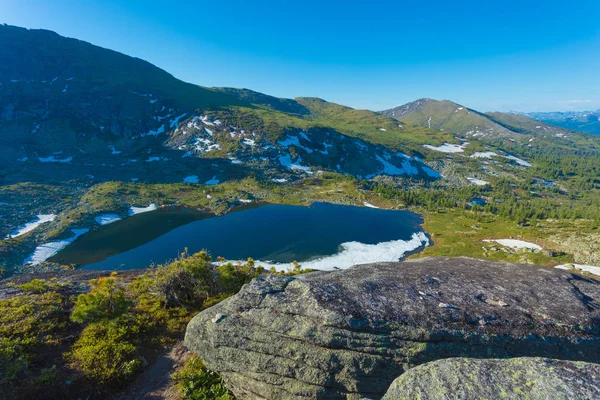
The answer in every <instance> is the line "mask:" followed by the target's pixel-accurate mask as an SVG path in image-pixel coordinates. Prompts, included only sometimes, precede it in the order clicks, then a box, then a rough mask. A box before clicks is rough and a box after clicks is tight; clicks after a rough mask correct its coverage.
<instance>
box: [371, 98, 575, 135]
mask: <svg viewBox="0 0 600 400" xmlns="http://www.w3.org/2000/svg"><path fill="white" fill-rule="evenodd" d="M381 113H382V114H384V115H388V116H390V117H393V118H396V119H397V120H400V121H404V122H408V123H412V124H417V125H421V126H424V127H429V128H436V129H440V130H444V131H450V132H452V133H454V134H458V135H463V136H465V137H478V138H483V139H488V140H497V139H512V140H516V141H524V140H529V139H530V137H526V136H525V135H536V136H540V137H550V136H557V135H558V137H569V136H570V135H571V134H572V132H571V131H569V130H567V129H564V128H561V127H557V126H552V125H549V124H546V123H543V122H539V121H535V120H533V119H531V118H528V117H526V116H523V115H518V114H510V113H499V112H493V113H481V112H479V111H476V110H473V109H470V108H467V107H464V106H462V105H460V104H457V103H454V102H451V101H448V100H441V101H440V100H433V99H420V100H417V101H414V102H411V103H408V104H405V105H402V106H399V107H396V108H392V109H389V110H385V111H381Z"/></svg>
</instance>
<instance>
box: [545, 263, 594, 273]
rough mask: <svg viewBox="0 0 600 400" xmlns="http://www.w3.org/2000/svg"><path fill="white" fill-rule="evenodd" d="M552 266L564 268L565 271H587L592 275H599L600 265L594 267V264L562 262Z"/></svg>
mask: <svg viewBox="0 0 600 400" xmlns="http://www.w3.org/2000/svg"><path fill="white" fill-rule="evenodd" d="M554 268H558V269H564V270H567V271H578V272H581V271H583V272H589V273H590V274H594V275H598V276H600V267H596V266H594V265H584V264H573V263H571V264H563V265H557V266H556V267H554Z"/></svg>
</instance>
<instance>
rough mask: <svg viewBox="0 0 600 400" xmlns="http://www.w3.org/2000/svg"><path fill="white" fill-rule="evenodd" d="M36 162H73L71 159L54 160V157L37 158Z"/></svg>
mask: <svg viewBox="0 0 600 400" xmlns="http://www.w3.org/2000/svg"><path fill="white" fill-rule="evenodd" d="M38 160H40V162H43V163H68V162H71V161H73V157H67V158H62V159H57V158H54V156H50V157H39V158H38Z"/></svg>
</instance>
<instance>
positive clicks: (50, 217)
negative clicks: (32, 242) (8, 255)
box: [6, 214, 56, 238]
mask: <svg viewBox="0 0 600 400" xmlns="http://www.w3.org/2000/svg"><path fill="white" fill-rule="evenodd" d="M55 218H56V214H38V215H37V216H36V217H35V219H33V220H31V221H29V222H28V223H26V224H25V225H23V226H21V227H19V228H17V229H15V230H14V231H12V232H11V233H10V235H7V236H6V238H8V237H13V238H16V237H19V236H21V235H24V234H26V233H29V232H31V231H32V230H34V229H35V228H37V227H38V226H40V225H41V224H43V223H46V222H51V221H54V219H55Z"/></svg>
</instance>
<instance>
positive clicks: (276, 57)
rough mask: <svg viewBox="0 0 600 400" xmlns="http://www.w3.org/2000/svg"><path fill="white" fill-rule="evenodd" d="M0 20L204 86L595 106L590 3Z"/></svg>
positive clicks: (44, 12)
mask: <svg viewBox="0 0 600 400" xmlns="http://www.w3.org/2000/svg"><path fill="white" fill-rule="evenodd" d="M0 22H4V23H8V24H11V25H18V26H24V27H28V28H45V29H50V30H54V31H56V32H58V33H60V34H62V35H64V36H70V37H76V38H79V39H82V40H86V41H89V42H92V43H94V44H97V45H100V46H103V47H108V48H111V49H114V50H118V51H121V52H123V53H126V54H129V55H133V56H137V57H140V58H143V59H145V60H148V61H150V62H152V63H153V64H156V65H157V66H159V67H161V68H163V69H165V70H167V71H169V72H170V73H172V74H173V75H175V76H176V77H178V78H180V79H183V80H185V81H188V82H192V83H197V84H200V85H203V86H232V87H246V88H250V89H254V90H258V91H261V92H265V93H268V94H272V95H275V96H280V97H296V96H316V97H321V98H324V99H326V100H329V101H334V102H337V103H342V104H346V105H350V106H352V107H357V108H368V109H373V110H379V109H384V108H389V107H392V106H395V105H398V104H402V103H405V102H408V101H412V100H415V99H417V98H420V97H431V98H436V99H450V100H454V101H456V102H459V103H462V104H465V105H467V106H469V107H473V108H476V109H480V110H500V111H507V110H521V111H547V110H582V109H597V108H600V0H571V1H564V0H561V1H558V0H519V1H514V0H477V1H474V0H460V1H450V0H448V1H442V0H429V1H414V0H410V1H401V0H395V1H376V0H371V1H366V0H364V1H354V0H345V1H342V0H339V1H338V0H336V1H327V0H321V1H314V0H309V1H293V2H292V1H289V2H288V1H286V0H281V1H260V0H257V1H253V0H245V1H238V0H231V1H226V0H211V1H193V2H192V1H190V2H184V1H176V0H171V1H153V0H146V1H138V0H127V1H116V0H85V1H76V0H71V1H66V0H0Z"/></svg>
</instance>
